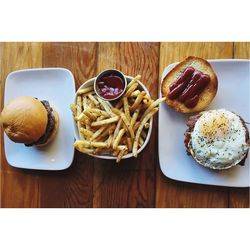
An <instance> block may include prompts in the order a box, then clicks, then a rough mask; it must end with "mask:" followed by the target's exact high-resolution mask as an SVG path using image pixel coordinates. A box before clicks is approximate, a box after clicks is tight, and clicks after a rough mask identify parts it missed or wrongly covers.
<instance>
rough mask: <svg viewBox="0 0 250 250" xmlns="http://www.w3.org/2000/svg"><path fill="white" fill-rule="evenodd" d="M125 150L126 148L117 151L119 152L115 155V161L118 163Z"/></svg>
mask: <svg viewBox="0 0 250 250" xmlns="http://www.w3.org/2000/svg"><path fill="white" fill-rule="evenodd" d="M126 152H127V150H125V149H124V150H121V151H120V152H119V154H118V155H117V159H116V163H119V162H120V161H121V159H122V157H123V156H124V155H125V153H126Z"/></svg>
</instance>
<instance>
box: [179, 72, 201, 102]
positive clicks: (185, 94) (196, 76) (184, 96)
mask: <svg viewBox="0 0 250 250" xmlns="http://www.w3.org/2000/svg"><path fill="white" fill-rule="evenodd" d="M201 76H202V74H201V72H199V71H196V72H195V73H194V75H193V78H192V80H191V82H190V83H189V86H188V87H187V88H186V89H185V91H184V92H183V93H182V94H181V95H180V96H179V99H178V100H179V101H180V102H185V101H186V100H187V98H188V95H189V92H190V91H191V89H192V88H193V87H194V84H195V83H196V82H197V81H198V80H199V79H200V78H201Z"/></svg>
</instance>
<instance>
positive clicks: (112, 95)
mask: <svg viewBox="0 0 250 250" xmlns="http://www.w3.org/2000/svg"><path fill="white" fill-rule="evenodd" d="M126 87H127V81H126V78H125V76H124V75H123V74H122V73H121V72H120V71H118V70H115V69H109V70H105V71H103V72H101V73H100V74H99V75H98V76H97V78H96V80H95V83H94V89H95V92H96V94H97V95H98V96H99V97H101V98H102V99H104V100H107V101H113V100H116V99H118V98H119V97H120V96H122V94H123V93H124V91H125V89H126Z"/></svg>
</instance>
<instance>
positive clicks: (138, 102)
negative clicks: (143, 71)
mask: <svg viewBox="0 0 250 250" xmlns="http://www.w3.org/2000/svg"><path fill="white" fill-rule="evenodd" d="M144 95H145V92H144V91H142V92H140V93H139V94H138V96H137V97H136V99H135V102H134V104H133V105H132V106H131V107H130V111H132V112H133V111H134V110H136V109H137V108H138V106H139V105H140V103H141V101H142V100H143V97H144Z"/></svg>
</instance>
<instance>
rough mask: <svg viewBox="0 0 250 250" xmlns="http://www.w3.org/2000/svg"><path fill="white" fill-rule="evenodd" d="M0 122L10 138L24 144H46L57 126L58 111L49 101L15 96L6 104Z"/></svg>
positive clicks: (53, 134) (51, 138)
mask: <svg viewBox="0 0 250 250" xmlns="http://www.w3.org/2000/svg"><path fill="white" fill-rule="evenodd" d="M0 122H1V123H2V125H3V128H4V131H5V133H6V135H7V136H8V137H9V138H10V140H12V141H13V142H16V143H24V144H25V145H26V146H34V145H35V146H45V145H47V144H48V143H50V142H51V141H52V140H53V139H54V138H55V136H56V133H57V130H58V127H59V117H58V113H57V112H56V111H55V110H54V109H53V108H51V107H50V104H49V102H48V101H39V100H38V99H36V98H34V97H31V96H20V97H17V98H15V99H14V100H12V101H11V102H10V103H9V104H8V105H6V106H5V107H4V109H3V111H2V113H1V116H0Z"/></svg>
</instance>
